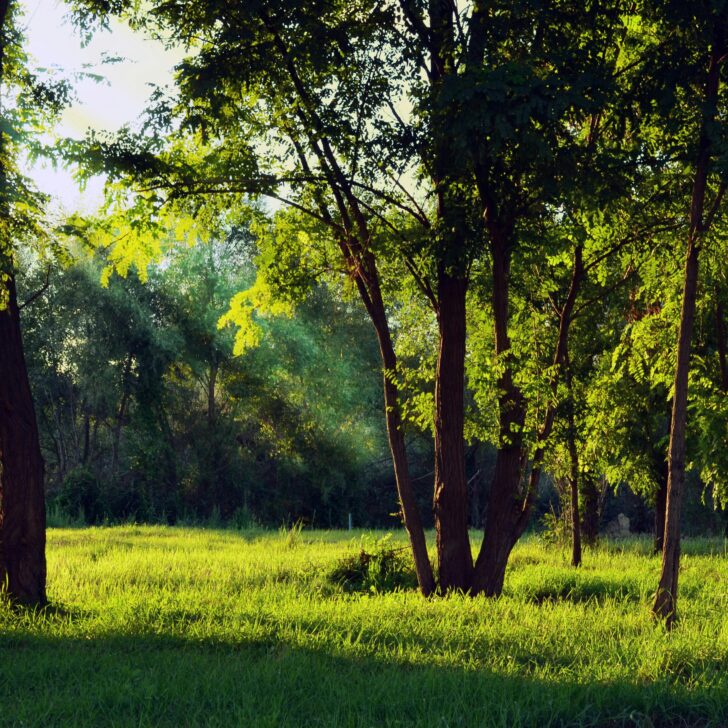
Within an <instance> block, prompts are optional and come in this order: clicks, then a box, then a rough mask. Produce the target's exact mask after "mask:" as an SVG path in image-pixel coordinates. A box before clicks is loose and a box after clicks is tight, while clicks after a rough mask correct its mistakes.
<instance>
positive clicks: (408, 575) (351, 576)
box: [328, 536, 417, 594]
mask: <svg viewBox="0 0 728 728" xmlns="http://www.w3.org/2000/svg"><path fill="white" fill-rule="evenodd" d="M408 552H409V549H408V548H407V547H404V548H392V546H391V545H390V537H389V536H385V537H384V538H383V539H380V540H378V541H376V542H375V543H374V548H373V549H372V551H366V550H365V549H364V548H361V549H360V550H359V553H357V554H351V555H349V556H345V557H344V558H343V559H341V560H340V561H338V562H337V564H336V565H335V567H334V568H333V569H332V571H331V572H330V573H329V575H328V579H329V581H331V582H333V583H334V584H337V585H338V586H340V587H342V588H343V589H344V590H345V591H349V592H371V593H377V594H378V593H381V592H388V591H396V590H398V589H411V588H414V587H416V586H417V577H416V575H415V573H414V570H413V568H412V564H411V562H410V559H409V558H408V556H407V554H408Z"/></svg>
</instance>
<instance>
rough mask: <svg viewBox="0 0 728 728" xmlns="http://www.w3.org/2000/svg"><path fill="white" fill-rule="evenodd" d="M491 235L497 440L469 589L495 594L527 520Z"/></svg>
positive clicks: (501, 271) (518, 412)
mask: <svg viewBox="0 0 728 728" xmlns="http://www.w3.org/2000/svg"><path fill="white" fill-rule="evenodd" d="M492 238H493V243H492V247H491V252H492V261H493V317H494V321H495V354H496V357H498V359H499V361H500V363H501V366H502V367H503V372H502V374H501V376H500V378H499V381H498V389H499V390H500V394H499V397H498V410H499V412H498V416H499V437H500V442H499V446H498V453H497V455H496V461H495V472H494V473H493V481H492V483H491V487H490V495H489V498H488V508H487V513H486V515H485V532H484V534H483V542H482V544H481V547H480V552H479V554H478V559H477V561H476V562H475V571H474V575H473V587H472V591H473V593H474V594H486V595H487V596H498V595H499V594H500V593H501V592H502V590H503V580H504V579H505V573H506V565H507V563H508V557H509V556H510V553H511V550H512V549H513V546H514V545H515V543H516V541H517V540H518V538H519V537H520V536H521V533H522V532H523V529H524V528H525V524H526V522H527V521H526V519H525V518H524V517H523V516H524V513H523V505H522V503H523V501H522V498H520V495H521V492H522V488H521V481H522V477H523V469H524V465H525V454H524V448H523V435H522V429H523V424H524V422H525V403H524V399H523V395H522V394H521V392H520V390H519V389H518V387H517V386H516V384H515V382H514V381H513V371H512V367H511V364H510V361H509V359H508V356H509V354H510V340H509V338H508V284H509V268H510V254H509V251H508V244H507V240H506V237H505V235H503V234H502V231H500V230H495V229H494V230H493V231H492ZM533 477H534V478H535V477H537V476H536V475H534V476H533Z"/></svg>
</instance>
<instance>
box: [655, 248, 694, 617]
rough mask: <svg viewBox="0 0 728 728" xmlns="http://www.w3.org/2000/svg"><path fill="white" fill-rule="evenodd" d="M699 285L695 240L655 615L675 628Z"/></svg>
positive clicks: (687, 271) (684, 312) (676, 392)
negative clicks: (688, 419)
mask: <svg viewBox="0 0 728 728" xmlns="http://www.w3.org/2000/svg"><path fill="white" fill-rule="evenodd" d="M697 283H698V250H697V248H696V247H695V242H694V240H692V239H691V240H690V242H689V244H688V257H687V263H686V266H685V285H684V288H683V302H682V310H681V313H680V333H679V337H678V350H677V367H676V369H675V384H674V395H673V400H672V420H671V424H670V446H669V450H668V468H669V470H668V478H667V505H666V511H665V537H664V542H663V548H662V573H661V575H660V583H659V586H658V588H657V597H656V599H655V604H654V607H653V611H654V613H655V614H656V615H658V616H659V617H662V618H664V619H666V620H667V624H668V626H669V627H670V626H672V624H673V623H674V621H675V618H676V606H677V586H678V570H679V566H680V512H681V509H682V498H683V489H684V487H685V435H686V429H687V405H688V375H689V370H690V344H691V341H692V335H693V323H694V319H695V299H696V295H697Z"/></svg>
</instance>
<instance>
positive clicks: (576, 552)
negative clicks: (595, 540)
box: [565, 354, 581, 566]
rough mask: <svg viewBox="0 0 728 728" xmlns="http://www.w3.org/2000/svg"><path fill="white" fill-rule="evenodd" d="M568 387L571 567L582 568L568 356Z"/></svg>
mask: <svg viewBox="0 0 728 728" xmlns="http://www.w3.org/2000/svg"><path fill="white" fill-rule="evenodd" d="M565 366H566V385H567V387H568V390H569V401H568V403H567V407H568V440H569V492H570V495H571V565H572V566H581V524H580V521H579V452H578V450H577V447H576V417H575V416H574V389H573V386H572V381H571V365H570V363H569V357H568V354H567V355H566V361H565Z"/></svg>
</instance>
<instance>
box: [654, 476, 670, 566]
mask: <svg viewBox="0 0 728 728" xmlns="http://www.w3.org/2000/svg"><path fill="white" fill-rule="evenodd" d="M666 509H667V463H665V473H664V476H663V477H661V478H660V485H659V487H658V488H657V494H656V496H655V543H654V552H655V553H656V554H660V553H662V547H663V545H664V543H665V511H666Z"/></svg>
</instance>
